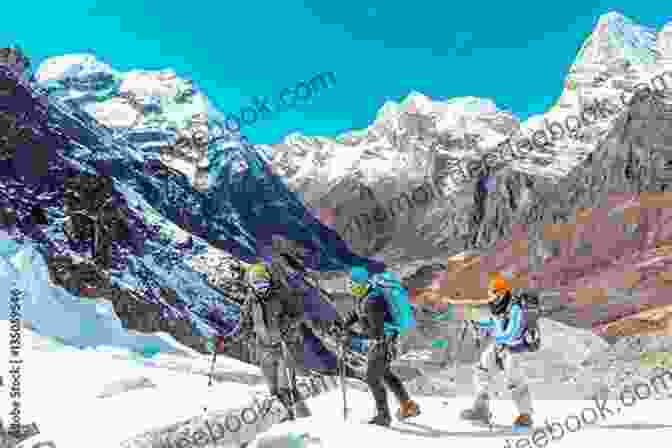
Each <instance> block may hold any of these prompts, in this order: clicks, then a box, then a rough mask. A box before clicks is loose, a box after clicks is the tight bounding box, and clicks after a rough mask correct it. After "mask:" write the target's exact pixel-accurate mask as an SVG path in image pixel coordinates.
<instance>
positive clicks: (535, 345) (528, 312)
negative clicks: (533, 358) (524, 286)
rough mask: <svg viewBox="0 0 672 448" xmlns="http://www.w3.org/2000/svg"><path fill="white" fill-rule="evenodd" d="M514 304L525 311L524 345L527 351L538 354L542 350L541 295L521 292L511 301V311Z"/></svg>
mask: <svg viewBox="0 0 672 448" xmlns="http://www.w3.org/2000/svg"><path fill="white" fill-rule="evenodd" d="M514 304H518V305H519V306H520V308H521V309H522V311H523V335H522V339H523V344H524V346H525V348H526V350H527V351H530V352H536V351H538V350H539V349H540V348H541V331H540V330H539V316H540V308H539V295H538V294H536V293H532V292H520V293H518V294H516V295H515V296H514V297H513V299H512V300H511V304H510V305H509V310H510V309H511V308H510V307H511V306H512V305H514Z"/></svg>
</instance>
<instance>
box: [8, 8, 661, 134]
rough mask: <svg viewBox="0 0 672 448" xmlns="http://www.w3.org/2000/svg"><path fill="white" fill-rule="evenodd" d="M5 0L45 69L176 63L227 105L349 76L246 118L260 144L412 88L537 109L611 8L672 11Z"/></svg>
mask: <svg viewBox="0 0 672 448" xmlns="http://www.w3.org/2000/svg"><path fill="white" fill-rule="evenodd" d="M4 3H5V4H3V6H2V8H3V9H2V13H3V14H2V15H3V21H2V26H0V46H8V45H11V44H14V43H18V44H19V45H21V46H22V47H23V48H24V50H25V51H26V52H27V53H28V55H29V56H30V57H31V58H32V59H33V61H34V66H35V67H36V66H37V64H39V62H41V61H42V60H44V59H45V58H46V57H49V56H55V55H63V54H67V53H79V52H93V53H94V54H96V55H97V56H98V57H99V58H100V59H102V60H103V61H105V62H107V63H109V64H111V65H112V66H113V67H114V68H116V69H118V70H129V69H132V68H142V69H161V68H173V69H174V70H175V71H176V72H177V73H178V75H181V76H184V77H191V78H192V79H193V80H194V81H196V82H197V84H198V85H199V86H201V87H202V88H203V89H204V90H205V91H206V93H207V94H208V96H209V97H210V98H211V99H212V100H213V101H214V102H215V103H216V104H217V106H218V107H219V108H220V109H221V110H222V111H224V112H234V113H236V112H238V111H239V110H240V108H241V107H243V106H245V105H247V104H248V103H249V102H251V101H252V98H253V97H254V96H256V95H267V96H277V95H279V93H280V92H281V91H282V90H283V89H284V88H285V87H293V86H296V84H297V83H298V82H300V81H302V80H306V79H310V78H312V77H313V76H315V75H316V74H318V73H321V72H327V71H332V72H334V73H335V75H336V85H335V86H334V87H332V88H331V89H328V90H325V91H323V92H321V93H319V94H317V95H315V96H314V97H313V99H312V100H311V102H310V103H309V104H306V105H304V106H302V107H300V108H299V110H296V111H286V112H282V113H275V114H273V115H272V116H270V117H269V118H268V119H267V120H265V121H259V122H257V123H256V124H254V125H253V126H251V127H249V128H244V129H243V133H244V134H246V135H248V136H249V137H250V139H251V140H252V141H253V142H255V143H275V142H277V141H279V140H280V139H281V138H282V137H283V136H284V135H286V134H288V133H290V132H293V131H300V132H303V133H305V134H307V135H331V136H333V135H336V134H338V133H340V132H342V131H345V130H348V129H358V128H363V127H366V126H367V125H368V124H370V122H371V121H372V120H373V119H374V118H375V114H376V112H377V111H378V109H379V108H380V107H381V106H382V105H383V104H384V102H385V101H386V100H395V101H399V100H400V99H402V98H404V97H405V96H406V95H407V94H408V93H409V92H410V91H412V90H417V91H419V92H421V93H424V94H426V95H429V96H430V97H432V98H435V99H445V98H451V97H456V96H480V97H486V98H492V99H494V100H495V101H496V103H497V105H498V106H499V107H500V108H503V109H507V110H511V111H512V112H514V113H515V114H516V115H517V116H519V117H521V118H526V117H527V116H529V115H530V114H534V113H541V112H543V111H545V110H546V109H547V108H548V107H549V106H550V105H551V104H552V103H553V102H554V101H555V100H556V98H557V96H558V94H559V93H560V91H561V88H562V83H563V81H564V78H565V76H566V74H567V71H568V69H569V66H570V65H571V63H572V62H573V60H574V57H575V55H576V53H577V51H578V49H579V48H580V46H581V44H582V42H583V40H584V39H585V38H586V37H587V36H588V34H589V33H590V32H591V31H592V30H593V28H594V27H595V24H596V23H597V19H598V17H599V16H600V15H602V14H604V13H607V12H609V11H617V12H621V13H623V14H624V15H626V16H628V17H630V18H632V19H633V20H635V21H636V22H639V23H640V24H643V25H648V26H652V27H656V28H660V27H661V26H662V25H663V24H664V23H666V22H669V21H672V17H671V16H670V15H669V14H667V13H666V12H669V11H666V8H665V2H654V1H641V0H640V1H634V0H621V1H614V0H612V1H598V0H572V1H564V2H557V1H556V2H553V1H550V2H541V3H540V2H531V1H526V0H517V1H515V2H513V1H509V2H507V1H496V2H495V1H485V2H453V1H443V2H439V1H428V0H414V1H412V2H402V1H389V0H386V1H382V0H369V1H367V2H362V1H361V0H357V1H352V0H339V1H298V0H282V1H267V2H227V1H203V0H190V1H188V2H183V3H181V2H177V1H176V2H170V1H165V0H161V1H159V0H144V1H142V0H114V1H110V0H98V1H91V0H83V1H78V0H68V1H63V2H46V1H45V2H43V1H38V2H27V1H11V2H10V1H8V2H4ZM180 3H181V4H180ZM362 3H367V4H368V5H370V6H362ZM178 5H179V6H178Z"/></svg>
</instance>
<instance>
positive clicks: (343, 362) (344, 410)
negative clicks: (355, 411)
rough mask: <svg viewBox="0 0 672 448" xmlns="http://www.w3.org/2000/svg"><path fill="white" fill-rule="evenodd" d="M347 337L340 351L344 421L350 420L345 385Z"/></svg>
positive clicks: (342, 338)
mask: <svg viewBox="0 0 672 448" xmlns="http://www.w3.org/2000/svg"><path fill="white" fill-rule="evenodd" d="M345 340H346V339H345V336H344V335H342V336H341V348H340V350H339V360H338V364H339V375H340V379H341V393H342V395H343V421H347V420H348V401H347V396H346V395H347V394H346V385H345Z"/></svg>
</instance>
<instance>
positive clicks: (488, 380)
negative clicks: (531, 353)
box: [474, 341, 533, 415]
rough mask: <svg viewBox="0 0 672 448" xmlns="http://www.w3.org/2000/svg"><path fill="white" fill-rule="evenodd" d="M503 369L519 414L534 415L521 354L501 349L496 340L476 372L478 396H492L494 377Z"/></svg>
mask: <svg viewBox="0 0 672 448" xmlns="http://www.w3.org/2000/svg"><path fill="white" fill-rule="evenodd" d="M501 370H503V371H504V375H505V377H506V383H507V387H508V389H509V390H510V391H511V394H512V398H513V402H514V404H515V406H516V408H517V409H518V413H519V414H528V415H532V412H533V409H532V396H531V395H530V390H529V387H528V385H527V382H526V381H525V377H524V375H523V370H522V367H521V364H520V354H518V353H515V352H511V350H510V349H508V348H503V349H499V348H498V345H497V344H495V342H494V341H492V342H490V343H489V345H488V346H487V347H486V348H485V350H484V351H483V353H482V354H481V359H480V362H479V363H478V364H477V365H476V368H475V372H474V385H475V387H476V396H477V397H478V396H481V395H487V396H490V393H489V389H490V387H491V385H492V379H493V378H492V377H493V376H494V375H495V374H497V373H499V371H501Z"/></svg>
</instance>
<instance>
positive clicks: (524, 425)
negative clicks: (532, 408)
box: [513, 414, 532, 431]
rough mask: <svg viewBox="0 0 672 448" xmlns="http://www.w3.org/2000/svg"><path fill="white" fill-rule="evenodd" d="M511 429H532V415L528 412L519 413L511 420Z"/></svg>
mask: <svg viewBox="0 0 672 448" xmlns="http://www.w3.org/2000/svg"><path fill="white" fill-rule="evenodd" d="M513 429H514V430H516V431H521V430H522V431H526V430H530V429H532V417H530V415H529V414H521V415H519V416H518V417H517V418H516V420H515V421H514V422H513Z"/></svg>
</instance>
